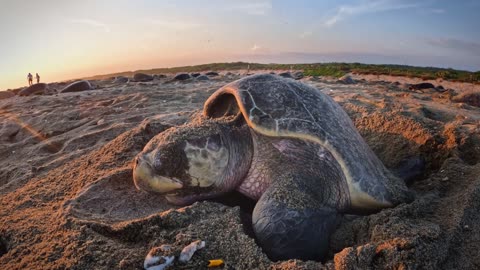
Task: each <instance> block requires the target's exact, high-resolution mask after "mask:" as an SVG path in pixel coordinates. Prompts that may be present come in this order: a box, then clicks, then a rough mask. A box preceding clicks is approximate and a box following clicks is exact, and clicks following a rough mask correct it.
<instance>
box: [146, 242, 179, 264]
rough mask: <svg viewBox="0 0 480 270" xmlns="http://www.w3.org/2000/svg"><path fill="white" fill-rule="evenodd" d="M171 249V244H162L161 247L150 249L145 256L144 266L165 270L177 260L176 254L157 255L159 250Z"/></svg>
mask: <svg viewBox="0 0 480 270" xmlns="http://www.w3.org/2000/svg"><path fill="white" fill-rule="evenodd" d="M169 249H170V246H167V245H162V246H161V247H160V248H154V249H152V250H150V252H149V253H148V254H147V257H145V262H144V263H143V268H145V269H146V270H164V269H166V268H167V267H168V266H170V265H171V264H172V263H173V261H174V260H175V256H157V255H155V254H157V252H158V251H159V250H160V251H167V250H169Z"/></svg>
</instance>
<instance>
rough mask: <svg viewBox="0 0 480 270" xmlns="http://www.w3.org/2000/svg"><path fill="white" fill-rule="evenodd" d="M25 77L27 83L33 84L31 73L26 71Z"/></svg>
mask: <svg viewBox="0 0 480 270" xmlns="http://www.w3.org/2000/svg"><path fill="white" fill-rule="evenodd" d="M27 78H28V85H32V84H33V75H32V73H30V72H29V73H28V75H27Z"/></svg>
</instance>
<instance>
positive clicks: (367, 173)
mask: <svg viewBox="0 0 480 270" xmlns="http://www.w3.org/2000/svg"><path fill="white" fill-rule="evenodd" d="M133 176H134V182H135V185H136V186H137V188H139V189H141V190H146V191H152V192H160V193H165V195H166V198H167V200H168V201H170V202H171V203H174V204H179V205H184V204H189V203H192V202H194V201H197V200H201V199H207V198H212V197H216V196H219V195H220V194H224V193H227V192H230V191H232V190H238V191H240V192H241V193H243V194H245V195H246V196H249V197H250V198H252V199H254V200H257V204H256V206H255V208H254V211H253V216H252V221H253V229H254V232H255V235H256V237H257V239H258V240H259V243H260V245H261V246H262V248H263V250H264V251H265V252H266V253H267V254H268V255H269V257H270V258H271V259H273V260H278V259H291V258H298V259H316V260H318V259H321V258H323V257H324V255H325V254H326V253H327V248H328V240H329V236H330V235H331V233H332V231H333V230H334V228H335V225H336V223H337V220H338V217H339V215H340V214H342V213H345V212H349V213H365V212H372V211H376V210H379V209H382V208H386V207H392V206H395V205H397V204H399V203H402V202H409V201H411V200H412V195H411V194H410V193H409V192H408V190H407V188H406V186H405V184H404V182H403V181H402V180H401V179H399V178H397V177H395V176H393V175H392V174H391V173H390V172H389V171H388V170H387V169H386V168H385V166H384V165H383V164H382V163H381V161H380V160H379V159H378V158H377V157H376V156H375V154H374V153H373V152H372V150H371V149H370V148H369V147H368V145H367V144H366V143H365V141H364V140H363V139H362V137H361V136H360V134H359V133H358V132H357V130H356V129H355V127H354V125H353V123H352V121H351V120H350V118H349V117H348V115H347V114H346V113H345V112H344V111H343V109H342V108H341V107H340V106H339V105H338V104H337V103H335V102H334V101H333V100H332V99H331V98H330V97H329V96H327V95H325V94H323V93H322V92H321V91H319V90H317V89H316V88H313V87H311V86H308V85H306V84H303V83H300V82H296V81H294V80H290V79H285V78H282V77H279V76H275V75H270V74H263V75H254V76H249V77H246V78H243V79H240V80H238V81H235V82H233V83H230V84H228V85H226V86H224V87H223V88H221V89H219V90H218V91H216V92H215V93H214V94H213V95H212V96H211V97H210V98H209V99H208V100H207V101H206V102H205V106H204V110H203V116H202V117H200V118H199V119H197V121H195V122H193V123H191V124H188V125H185V126H181V127H177V128H172V129H169V130H167V131H165V132H163V133H161V134H159V135H157V136H156V137H154V138H153V139H152V140H151V141H150V142H149V143H148V144H147V145H146V146H145V148H144V150H143V152H142V153H140V154H139V155H138V156H137V158H136V162H135V165H134V170H133Z"/></svg>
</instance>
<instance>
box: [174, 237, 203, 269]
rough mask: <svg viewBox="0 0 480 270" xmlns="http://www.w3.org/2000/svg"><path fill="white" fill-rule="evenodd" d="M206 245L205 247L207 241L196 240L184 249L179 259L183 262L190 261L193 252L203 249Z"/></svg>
mask: <svg viewBox="0 0 480 270" xmlns="http://www.w3.org/2000/svg"><path fill="white" fill-rule="evenodd" d="M204 247H205V241H201V240H197V241H194V242H192V243H190V244H189V245H188V246H186V247H184V248H183V249H182V252H181V253H180V258H179V259H178V260H179V261H180V262H183V263H185V262H188V261H190V259H191V258H192V256H193V254H194V253H195V252H196V251H197V250H199V249H202V248H204Z"/></svg>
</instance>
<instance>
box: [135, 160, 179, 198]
mask: <svg viewBox="0 0 480 270" xmlns="http://www.w3.org/2000/svg"><path fill="white" fill-rule="evenodd" d="M151 164H152V163H151V162H149V157H148V156H145V155H143V154H139V155H138V156H137V157H136V158H135V161H134V164H133V182H134V184H135V187H136V188H137V189H138V190H144V191H149V192H156V193H167V192H170V191H173V190H176V189H180V188H182V187H183V183H182V182H181V181H180V180H178V179H174V178H169V177H165V176H161V175H158V174H155V171H154V170H153V167H152V165H151Z"/></svg>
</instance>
